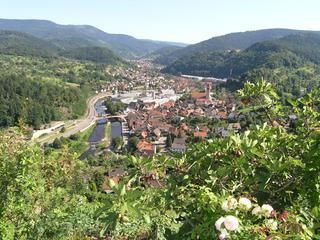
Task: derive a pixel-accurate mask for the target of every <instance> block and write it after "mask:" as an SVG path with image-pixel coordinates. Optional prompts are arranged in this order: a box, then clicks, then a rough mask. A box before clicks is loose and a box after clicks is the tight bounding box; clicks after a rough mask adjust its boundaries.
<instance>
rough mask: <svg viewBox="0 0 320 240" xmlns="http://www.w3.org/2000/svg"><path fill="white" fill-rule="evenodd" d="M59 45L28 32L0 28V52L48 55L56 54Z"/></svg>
mask: <svg viewBox="0 0 320 240" xmlns="http://www.w3.org/2000/svg"><path fill="white" fill-rule="evenodd" d="M59 50H60V48H59V47H57V46H55V45H54V44H52V43H50V42H48V41H45V40H41V39H39V38H36V37H33V36H31V35H29V34H25V33H20V32H14V31H4V30H0V53H3V54H11V55H22V56H23V55H25V56H42V57H49V56H55V55H57V53H58V51H59Z"/></svg>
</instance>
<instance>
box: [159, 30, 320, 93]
mask: <svg viewBox="0 0 320 240" xmlns="http://www.w3.org/2000/svg"><path fill="white" fill-rule="evenodd" d="M319 63H320V35H319V34H317V33H314V34H311V33H306V34H298V35H290V36H286V37H284V38H281V39H277V40H272V41H266V42H260V43H256V44H254V45H252V46H251V47H249V48H247V49H246V50H243V51H225V52H211V53H198V54H194V55H191V56H186V57H183V58H180V59H179V60H177V61H175V62H174V63H173V64H171V65H170V66H168V67H166V68H165V69H163V71H164V72H166V73H172V74H190V75H199V76H215V77H221V78H236V79H240V80H242V82H244V81H246V80H251V81H254V80H255V78H261V77H265V78H266V79H268V80H271V81H272V80H274V81H278V82H274V83H275V84H276V85H279V84H282V85H283V87H282V88H286V86H285V85H287V86H289V85H290V86H292V87H290V89H289V90H287V91H288V92H291V93H292V92H293V90H292V89H293V88H297V87H302V86H303V87H308V88H311V87H312V86H313V87H314V86H315V85H316V86H318V85H319V83H320V80H319V77H318V76H319V68H320V66H319ZM276 79H277V80H276ZM282 80H283V81H282ZM306 80H307V81H306ZM281 81H282V83H281ZM290 81H291V83H290ZM294 85H295V86H294ZM301 89H302V88H301ZM299 91H300V90H299V89H295V90H294V92H295V93H296V94H297V95H299V93H298V92H299Z"/></svg>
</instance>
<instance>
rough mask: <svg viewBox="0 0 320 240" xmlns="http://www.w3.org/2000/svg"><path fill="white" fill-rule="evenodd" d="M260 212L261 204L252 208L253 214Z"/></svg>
mask: <svg viewBox="0 0 320 240" xmlns="http://www.w3.org/2000/svg"><path fill="white" fill-rule="evenodd" d="M260 212H261V207H259V206H257V207H255V208H254V209H252V212H251V213H252V215H256V216H257V215H259V214H260Z"/></svg>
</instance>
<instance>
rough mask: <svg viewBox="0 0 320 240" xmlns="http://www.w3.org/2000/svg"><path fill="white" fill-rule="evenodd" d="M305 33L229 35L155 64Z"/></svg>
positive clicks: (270, 31)
mask: <svg viewBox="0 0 320 240" xmlns="http://www.w3.org/2000/svg"><path fill="white" fill-rule="evenodd" d="M305 32H306V31H302V30H291V29H264V30H257V31H247V32H238V33H230V34H227V35H223V36H219V37H213V38H211V39H208V40H206V41H203V42H200V43H197V44H193V45H189V46H187V47H185V48H182V49H179V50H177V51H174V52H172V53H171V54H170V55H165V56H163V57H159V58H157V59H156V60H155V62H156V63H159V64H163V65H168V64H170V63H173V62H174V61H175V60H177V59H179V58H181V57H186V56H190V55H193V54H199V53H208V52H212V51H226V50H243V49H246V48H248V47H250V46H251V45H252V44H254V43H257V42H262V41H268V40H274V39H279V38H282V37H285V36H288V35H292V34H298V33H305Z"/></svg>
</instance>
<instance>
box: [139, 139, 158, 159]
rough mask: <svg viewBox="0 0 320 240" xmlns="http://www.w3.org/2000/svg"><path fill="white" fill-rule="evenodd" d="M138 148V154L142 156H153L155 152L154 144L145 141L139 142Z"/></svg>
mask: <svg viewBox="0 0 320 240" xmlns="http://www.w3.org/2000/svg"><path fill="white" fill-rule="evenodd" d="M136 148H137V151H138V153H140V154H142V155H152V154H154V152H155V151H154V148H153V146H152V144H151V143H149V142H147V141H146V140H144V139H143V140H140V141H139V142H138V144H137V146H136Z"/></svg>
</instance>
